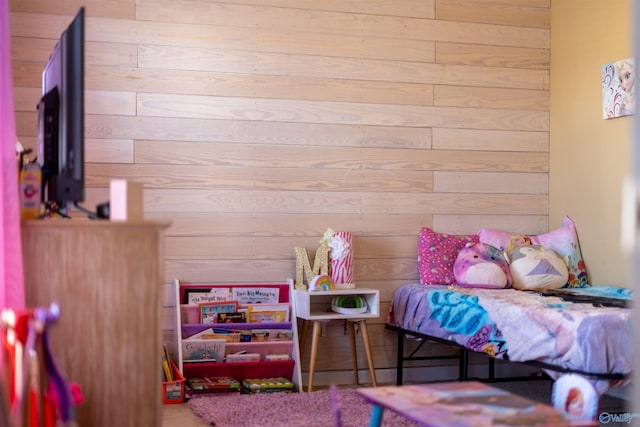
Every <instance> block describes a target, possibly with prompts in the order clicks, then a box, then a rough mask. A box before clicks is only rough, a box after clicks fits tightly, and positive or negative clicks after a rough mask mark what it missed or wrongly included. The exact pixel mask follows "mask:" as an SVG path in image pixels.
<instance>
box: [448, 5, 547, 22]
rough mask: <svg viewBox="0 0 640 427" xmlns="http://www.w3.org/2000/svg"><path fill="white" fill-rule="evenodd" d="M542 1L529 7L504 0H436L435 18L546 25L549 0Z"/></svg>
mask: <svg viewBox="0 0 640 427" xmlns="http://www.w3.org/2000/svg"><path fill="white" fill-rule="evenodd" d="M540 3H544V2H540ZM546 3H547V4H546V5H541V4H534V5H531V6H530V5H529V4H528V3H527V4H522V3H517V2H504V1H502V2H495V1H482V2H480V1H478V0H436V19H444V20H452V21H467V22H482V23H489V24H500V25H513V26H519V27H537V28H549V27H550V26H551V23H550V20H551V10H550V4H549V0H547V1H546Z"/></svg>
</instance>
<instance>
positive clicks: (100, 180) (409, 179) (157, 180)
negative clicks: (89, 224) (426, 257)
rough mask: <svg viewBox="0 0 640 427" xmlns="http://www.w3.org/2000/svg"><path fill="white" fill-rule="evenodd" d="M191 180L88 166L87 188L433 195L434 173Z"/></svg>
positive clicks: (229, 170)
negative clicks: (120, 182) (126, 182)
mask: <svg viewBox="0 0 640 427" xmlns="http://www.w3.org/2000/svg"><path fill="white" fill-rule="evenodd" d="M189 168H190V169H191V172H190V177H189V180H185V179H184V166H181V165H157V164H142V165H141V164H136V165H111V164H107V163H101V164H89V165H87V167H86V169H87V174H88V178H87V179H86V185H88V186H109V182H110V180H111V178H112V177H113V176H114V174H115V175H121V176H129V177H130V178H131V179H133V180H135V181H137V182H141V183H143V184H144V186H145V188H183V189H186V188H191V189H199V188H218V189H225V188H227V189H237V190H292V191H299V190H302V191H304V190H308V191H317V190H323V191H354V192H355V191H368V190H370V189H372V188H374V189H375V190H376V191H380V192H385V191H386V192H397V191H399V192H415V193H421V192H425V191H426V192H430V191H431V190H432V175H433V174H432V172H431V171H424V172H422V171H412V170H407V171H404V170H382V171H381V170H373V169H368V170H365V169H355V170H354V169H347V170H343V169H334V170H331V169H328V168H325V170H326V171H327V173H326V174H323V176H322V178H321V179H318V174H317V172H316V170H315V169H313V168H294V167H278V168H277V169H276V168H273V167H257V166H256V167H215V166H189Z"/></svg>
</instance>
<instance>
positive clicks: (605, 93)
mask: <svg viewBox="0 0 640 427" xmlns="http://www.w3.org/2000/svg"><path fill="white" fill-rule="evenodd" d="M635 73H636V71H635V59H634V58H627V59H621V60H619V61H615V62H611V63H608V64H604V65H603V66H602V118H603V119H605V120H606V119H613V118H616V117H622V116H630V115H633V114H635V112H636V93H635V91H636V89H635V83H636V74H635Z"/></svg>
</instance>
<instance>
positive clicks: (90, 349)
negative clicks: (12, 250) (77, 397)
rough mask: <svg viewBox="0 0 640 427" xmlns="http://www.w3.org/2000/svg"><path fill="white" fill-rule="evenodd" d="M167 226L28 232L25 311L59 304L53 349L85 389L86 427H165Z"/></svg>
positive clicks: (34, 224) (42, 227) (83, 224)
mask: <svg viewBox="0 0 640 427" xmlns="http://www.w3.org/2000/svg"><path fill="white" fill-rule="evenodd" d="M167 226H168V223H159V222H138V223H125V222H112V221H103V220H100V221H91V220H85V219H73V220H64V219H51V220H33V221H24V222H23V223H22V245H23V248H22V250H23V256H24V271H25V293H26V303H27V306H28V307H33V306H39V305H44V306H48V305H49V304H51V303H52V302H54V301H56V302H58V303H59V304H60V307H61V318H60V320H59V322H58V323H57V324H55V325H54V326H53V328H52V346H53V351H54V354H55V356H56V359H57V361H58V364H59V366H60V368H61V370H62V372H63V373H64V375H65V376H66V378H67V379H68V380H69V381H72V382H76V383H78V384H80V386H81V387H82V391H83V393H84V396H85V402H84V403H83V404H81V405H79V406H78V407H77V419H78V424H79V426H81V427H113V426H118V427H128V426H130V427H139V426H160V425H161V411H162V399H161V389H162V384H161V381H162V380H161V378H162V376H161V375H162V374H161V359H160V355H161V353H160V352H161V346H162V343H161V321H160V310H161V304H162V301H161V297H162V286H163V277H162V271H163V268H162V258H161V250H162V242H161V239H162V233H163V231H164V229H166V228H167Z"/></svg>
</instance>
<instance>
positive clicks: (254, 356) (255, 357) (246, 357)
mask: <svg viewBox="0 0 640 427" xmlns="http://www.w3.org/2000/svg"><path fill="white" fill-rule="evenodd" d="M225 361H226V362H227V363H234V362H259V361H260V353H233V354H227V357H226V359H225Z"/></svg>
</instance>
